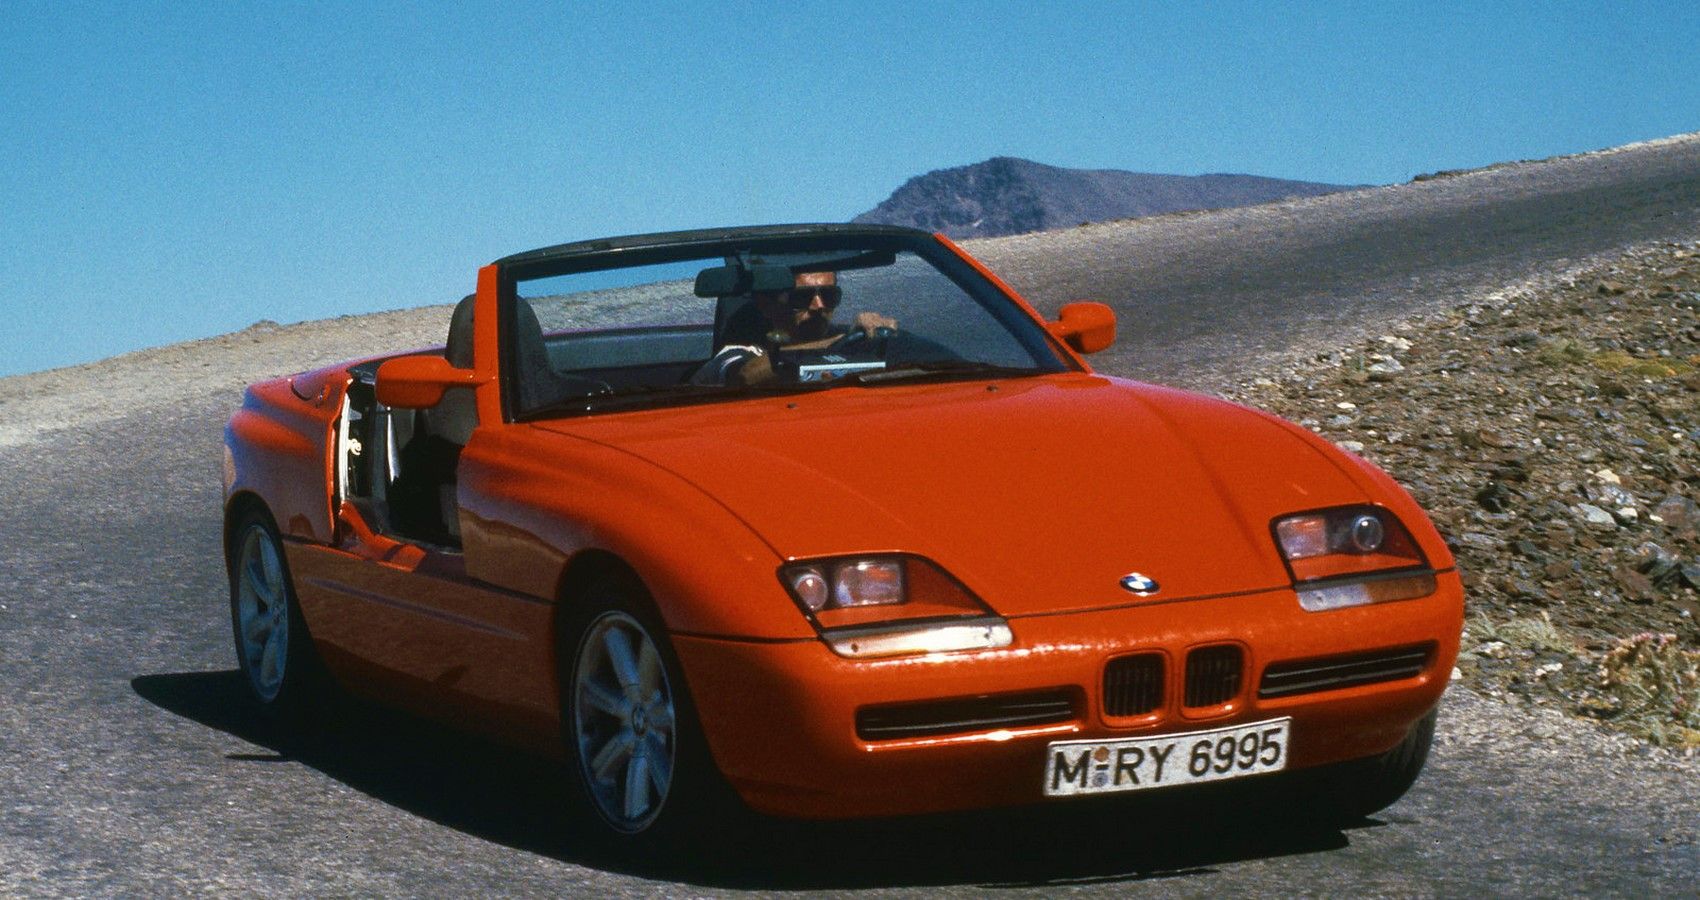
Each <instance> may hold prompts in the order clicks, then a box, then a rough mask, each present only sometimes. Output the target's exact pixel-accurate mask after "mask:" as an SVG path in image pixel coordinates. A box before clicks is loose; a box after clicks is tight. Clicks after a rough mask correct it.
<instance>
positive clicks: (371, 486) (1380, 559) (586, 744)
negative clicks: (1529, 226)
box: [225, 225, 1463, 839]
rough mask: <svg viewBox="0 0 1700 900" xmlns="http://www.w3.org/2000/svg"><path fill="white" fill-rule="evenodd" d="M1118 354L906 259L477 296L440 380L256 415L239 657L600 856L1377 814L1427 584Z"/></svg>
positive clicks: (1216, 407) (1386, 487)
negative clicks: (1055, 825)
mask: <svg viewBox="0 0 1700 900" xmlns="http://www.w3.org/2000/svg"><path fill="white" fill-rule="evenodd" d="M1114 335H1115V318H1114V315H1113V314H1112V313H1111V311H1110V310H1109V308H1108V307H1105V306H1103V305H1101V304H1096V303H1071V304H1068V305H1066V306H1063V307H1062V309H1061V311H1060V316H1059V318H1058V319H1056V320H1055V321H1047V320H1045V319H1043V318H1042V317H1041V316H1039V315H1038V314H1037V313H1035V312H1034V310H1033V309H1032V308H1031V307H1029V306H1028V305H1027V304H1026V303H1025V302H1023V301H1022V299H1021V298H1020V297H1018V296H1017V295H1016V294H1015V292H1014V291H1012V290H1011V289H1010V288H1009V287H1008V286H1007V285H1005V284H1004V283H1003V282H1002V281H1000V280H998V278H997V277H996V276H994V275H993V274H992V273H991V272H989V271H988V270H987V269H986V268H984V267H983V266H982V265H980V264H979V263H978V262H976V261H975V260H974V259H972V258H970V257H969V256H968V255H967V254H966V253H964V252H963V251H962V250H960V249H959V248H957V247H956V246H955V245H953V244H952V243H951V242H950V241H948V240H946V239H945V238H943V237H941V236H937V235H930V234H926V233H924V232H919V231H913V230H909V229H901V228H888V227H877V226H842V225H797V226H776V227H763V228H739V229H729V230H717V231H692V232H678V233H669V234H651V235H640V236H635V237H620V238H610V239H607V240H597V241H588V242H583V243H575V244H565V245H561V246H557V247H550V248H546V249H542V250H535V251H532V252H529V253H521V254H518V255H515V256H510V257H507V258H505V259H501V260H498V261H497V262H495V263H493V264H491V265H488V266H486V267H484V268H483V269H482V270H480V272H479V273H478V284H477V292H476V293H475V294H474V295H472V296H470V297H467V298H466V299H465V300H464V301H462V302H461V304H460V306H459V307H458V308H456V309H455V311H454V314H453V317H452V321H451V322H450V323H449V325H448V341H447V346H446V347H444V348H441V349H434V350H430V351H426V352H418V353H413V354H408V355H399V356H385V357H378V358H374V359H369V360H365V361H356V362H352V363H348V364H344V365H338V366H333V367H331V368H327V369H322V370H319V371H315V372H308V373H305V374H301V375H296V376H294V377H291V378H282V379H278V380H275V381H269V382H265V383H262V384H256V385H254V386H252V387H251V388H250V389H249V390H248V393H247V397H246V399H245V401H244V403H243V406H242V408H241V409H240V410H239V411H237V412H236V414H235V415H234V416H233V417H232V418H231V420H230V423H229V426H228V428H227V430H226V435H225V445H226V457H225V496H226V513H225V546H226V548H227V559H228V564H229V572H230V593H231V620H232V624H233V627H234V630H235V637H236V648H237V657H238V659H239V660H240V662H241V667H242V669H243V671H244V672H245V673H246V675H247V679H248V682H249V683H250V685H251V686H252V689H253V693H254V695H255V697H257V698H258V701H259V703H261V704H262V705H264V706H266V707H267V708H270V709H273V710H277V711H286V710H292V709H300V708H302V707H303V705H305V704H310V703H312V702H313V701H312V697H313V692H312V690H311V689H312V688H313V687H314V686H315V685H318V684H321V683H324V682H334V683H335V684H337V685H340V686H341V687H342V688H343V689H345V690H347V691H350V692H352V693H355V694H358V695H362V696H365V697H368V698H374V699H377V700H379V701H381V702H385V703H389V704H394V705H398V706H402V707H406V708H409V709H412V710H415V711H417V712H419V713H422V714H425V715H429V716H432V717H436V718H441V719H445V720H447V721H450V722H452V723H455V724H456V725H459V726H462V727H465V728H468V729H471V730H474V731H477V732H480V733H483V734H488V735H491V736H495V737H498V738H500V739H502V740H505V741H509V742H513V743H518V744H520V745H523V746H526V747H529V748H533V749H536V750H541V751H543V752H547V753H552V754H555V755H557V756H559V757H560V758H562V759H563V760H564V761H565V763H566V765H567V766H569V767H570V769H571V770H572V771H573V772H575V773H576V778H575V779H574V783H575V784H576V785H577V787H578V788H581V789H582V794H583V800H584V803H585V805H586V807H587V808H588V809H589V810H591V811H593V812H594V813H595V816H594V820H595V821H597V822H600V823H602V824H603V825H605V826H606V830H607V832H608V833H609V834H611V835H614V836H616V837H617V839H641V838H647V837H653V836H655V835H658V834H665V833H667V832H668V831H669V830H670V829H673V828H677V827H679V823H680V822H683V821H686V820H687V816H688V814H689V813H690V811H691V810H693V809H698V808H700V804H702V803H704V802H707V798H710V797H713V796H721V797H729V796H730V795H729V794H727V792H726V790H725V789H726V788H727V787H730V789H731V791H732V792H733V793H735V795H736V797H737V798H739V799H741V801H742V802H743V803H744V804H745V805H747V806H748V807H750V808H753V809H754V810H757V811H759V812H763V813H768V814H775V815H784V816H794V817H810V818H826V817H852V816H878V815H888V814H905V813H917V812H929V811H942V810H952V809H964V808H976V807H990V806H999V805H1011V804H1030V803H1047V802H1049V803H1057V802H1069V801H1070V799H1071V798H1077V797H1083V796H1087V797H1089V796H1096V795H1103V794H1112V793H1117V792H1128V791H1143V790H1151V789H1167V788H1171V787H1176V786H1186V785H1194V784H1198V783H1201V782H1212V781H1219V780H1223V779H1239V778H1249V779H1253V780H1264V779H1267V778H1278V779H1287V782H1286V783H1288V784H1295V783H1301V782H1302V783H1305V784H1311V783H1315V784H1317V785H1326V786H1328V790H1327V796H1328V798H1331V799H1330V800H1329V803H1330V804H1331V806H1330V808H1331V809H1337V810H1338V811H1341V812H1345V813H1348V814H1363V813H1367V812H1369V811H1373V810H1374V809H1377V808H1379V807H1381V806H1384V805H1386V804H1388V803H1391V802H1392V801H1393V800H1394V799H1396V798H1397V797H1398V796H1399V795H1400V794H1402V793H1403V792H1404V790H1405V789H1406V788H1407V787H1408V786H1409V785H1410V784H1411V782H1412V780H1413V779H1414V778H1415V777H1416V775H1417V772H1418V770H1419V769H1420V768H1421V766H1422V764H1423V761H1424V759H1425V757H1426V755H1427V750H1428V746H1429V743H1430V740H1431V739H1432V736H1433V732H1434V716H1435V708H1436V704H1437V702H1438V700H1439V698H1440V695H1441V692H1442V690H1443V688H1444V687H1445V685H1446V681H1447V678H1448V675H1449V673H1450V672H1451V671H1452V664H1453V658H1454V656H1455V655H1456V653H1457V649H1458V638H1459V631H1460V627H1461V624H1462V606H1463V597H1462V591H1461V588H1460V584H1459V577H1458V573H1457V571H1456V570H1455V568H1454V565H1453V561H1452V557H1451V555H1450V554H1449V553H1448V551H1447V548H1446V546H1445V544H1444V543H1443V542H1442V541H1441V539H1440V537H1439V536H1438V535H1437V533H1436V532H1435V530H1434V528H1433V527H1432V526H1431V525H1430V524H1429V522H1428V520H1427V518H1426V517H1425V516H1424V514H1423V512H1422V511H1421V510H1420V509H1419V508H1418V507H1417V506H1416V504H1415V503H1414V502H1412V500H1411V498H1410V497H1409V496H1407V495H1406V493H1405V492H1404V491H1403V490H1401V489H1400V488H1399V487H1398V486H1397V485H1395V484H1394V483H1393V481H1392V480H1390V479H1389V478H1388V477H1387V476H1386V475H1384V474H1383V473H1382V472H1380V471H1379V470H1377V469H1376V468H1375V467H1374V466H1372V465H1370V464H1368V463H1366V462H1365V461H1363V460H1362V459H1359V458H1357V457H1355V456H1352V455H1350V454H1347V453H1344V452H1341V451H1340V450H1338V449H1336V448H1335V447H1334V446H1332V445H1330V444H1329V443H1328V442H1326V441H1324V440H1322V439H1320V438H1318V437H1316V436H1315V435H1313V434H1311V433H1310V432H1308V431H1306V430H1305V429H1303V428H1299V427H1295V426H1293V425H1291V424H1288V423H1286V422H1283V421H1281V420H1279V419H1276V418H1273V417H1271V416H1269V415H1265V414H1263V413H1260V412H1257V411H1255V410H1250V409H1245V408H1241V407H1238V406H1234V405H1231V404H1228V403H1224V402H1221V401H1218V400H1214V399H1210V398H1207V397H1202V396H1198V395H1194V394H1188V393H1184V392H1182V391H1178V390H1171V389H1167V388H1162V387H1155V386H1151V385H1145V384H1137V383H1133V382H1129V381H1124V380H1120V379H1116V378H1109V377H1105V376H1103V375H1098V374H1094V373H1093V371H1092V370H1091V369H1090V368H1089V367H1088V366H1087V365H1086V363H1085V362H1084V361H1083V360H1082V355H1083V354H1088V353H1092V352H1094V351H1096V350H1099V349H1102V348H1103V347H1105V346H1107V345H1108V344H1109V343H1110V342H1111V341H1112V340H1113V339H1114ZM1274 773H1282V774H1279V775H1276V774H1274ZM1322 776H1326V777H1325V778H1324V777H1322ZM1320 792H1321V788H1319V793H1320Z"/></svg>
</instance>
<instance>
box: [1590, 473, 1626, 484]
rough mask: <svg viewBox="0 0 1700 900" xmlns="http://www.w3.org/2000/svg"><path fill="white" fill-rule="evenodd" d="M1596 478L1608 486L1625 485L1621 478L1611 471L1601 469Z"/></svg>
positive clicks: (1595, 474) (1595, 475)
mask: <svg viewBox="0 0 1700 900" xmlns="http://www.w3.org/2000/svg"><path fill="white" fill-rule="evenodd" d="M1594 477H1595V478H1598V479H1599V480H1601V481H1603V482H1605V483H1606V484H1622V483H1623V479H1622V478H1619V477H1618V474H1617V473H1616V472H1613V471H1612V470H1610V469H1601V470H1599V471H1598V472H1595V473H1594Z"/></svg>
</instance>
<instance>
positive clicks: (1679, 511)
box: [1653, 494, 1700, 531]
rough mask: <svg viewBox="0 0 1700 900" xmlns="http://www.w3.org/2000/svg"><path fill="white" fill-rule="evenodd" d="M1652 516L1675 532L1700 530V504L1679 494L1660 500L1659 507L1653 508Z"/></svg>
mask: <svg viewBox="0 0 1700 900" xmlns="http://www.w3.org/2000/svg"><path fill="white" fill-rule="evenodd" d="M1653 515H1655V516H1658V517H1659V519H1660V520H1661V521H1663V522H1664V523H1665V524H1666V525H1668V526H1670V527H1671V528H1672V529H1674V530H1677V531H1692V530H1695V529H1700V503H1695V502H1694V501H1693V500H1691V499H1689V498H1687V497H1684V496H1682V495H1681V494H1672V495H1670V496H1669V497H1666V498H1665V499H1663V500H1660V501H1659V505H1657V506H1655V507H1653Z"/></svg>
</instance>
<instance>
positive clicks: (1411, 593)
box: [1273, 506, 1435, 612]
mask: <svg viewBox="0 0 1700 900" xmlns="http://www.w3.org/2000/svg"><path fill="white" fill-rule="evenodd" d="M1273 531H1274V532H1275V544H1276V546H1278V547H1279V548H1280V550H1281V557H1282V559H1283V560H1285V561H1286V563H1287V569H1288V571H1289V572H1291V573H1292V576H1293V587H1294V589H1295V590H1297V591H1298V593H1299V605H1300V606H1302V607H1304V608H1305V609H1307V610H1310V611H1311V612H1319V611H1321V610H1327V609H1340V608H1342V607H1347V606H1361V605H1363V604H1366V603H1384V602H1387V601H1391V600H1409V599H1411V598H1414V597H1425V596H1427V595H1429V594H1432V593H1434V591H1435V580H1434V572H1433V571H1432V570H1430V569H1429V565H1428V559H1427V558H1426V557H1424V556H1423V552H1422V550H1420V549H1418V547H1417V544H1416V541H1414V540H1412V539H1411V533H1410V532H1409V531H1406V530H1405V526H1404V525H1403V524H1401V523H1400V522H1399V520H1398V519H1396V518H1394V516H1393V514H1392V513H1390V512H1388V511H1387V510H1385V509H1382V508H1381V507H1379V506H1343V507H1339V508H1336V509H1325V510H1320V511H1318V512H1309V513H1300V514H1298V515H1293V516H1287V517H1285V518H1281V519H1277V520H1276V521H1275V524H1274V528H1273Z"/></svg>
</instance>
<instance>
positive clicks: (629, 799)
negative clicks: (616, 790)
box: [625, 753, 649, 819]
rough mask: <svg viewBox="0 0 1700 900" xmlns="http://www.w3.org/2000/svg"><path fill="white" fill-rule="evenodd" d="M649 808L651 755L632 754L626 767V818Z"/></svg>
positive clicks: (630, 817) (635, 815) (632, 817)
mask: <svg viewBox="0 0 1700 900" xmlns="http://www.w3.org/2000/svg"><path fill="white" fill-rule="evenodd" d="M648 810H649V757H648V756H647V755H646V754H643V753H637V754H635V755H633V756H632V764H631V765H629V766H627V767H626V810H625V811H626V818H628V819H635V818H637V817H639V816H641V815H643V814H644V813H645V812H647V811H648Z"/></svg>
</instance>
